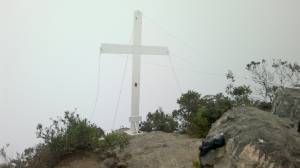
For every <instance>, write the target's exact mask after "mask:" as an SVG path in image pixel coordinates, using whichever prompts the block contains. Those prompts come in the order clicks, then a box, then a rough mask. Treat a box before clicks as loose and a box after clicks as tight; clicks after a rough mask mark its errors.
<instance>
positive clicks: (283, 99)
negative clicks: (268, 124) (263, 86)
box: [272, 87, 300, 125]
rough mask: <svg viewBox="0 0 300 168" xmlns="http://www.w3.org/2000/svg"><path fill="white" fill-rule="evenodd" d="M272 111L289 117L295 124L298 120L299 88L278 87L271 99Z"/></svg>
mask: <svg viewBox="0 0 300 168" xmlns="http://www.w3.org/2000/svg"><path fill="white" fill-rule="evenodd" d="M272 113H273V114H275V115H278V116H279V117H286V118H289V119H291V120H292V121H294V123H295V124H296V125H297V124H298V123H299V121H300V89H299V88H296V87H294V88H284V89H279V90H278V91H277V93H276V96H275V99H274V101H273V108H272Z"/></svg>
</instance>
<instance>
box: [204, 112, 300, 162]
mask: <svg viewBox="0 0 300 168" xmlns="http://www.w3.org/2000/svg"><path fill="white" fill-rule="evenodd" d="M291 124H292V121H290V120H289V119H287V118H280V117H278V116H276V115H273V114H271V113H268V112H265V111H261V110H259V109H256V108H251V107H240V108H235V109H233V110H230V111H228V112H227V113H225V114H224V115H223V116H222V117H221V118H220V119H219V120H217V121H216V122H215V123H214V124H213V126H212V128H211V130H210V132H209V134H208V136H207V138H208V139H209V138H211V137H214V136H216V135H218V134H221V133H224V136H225V142H226V145H225V146H224V147H221V148H218V149H216V150H212V151H210V152H208V153H207V154H206V155H205V156H202V157H201V159H200V160H201V164H202V165H204V168H209V167H213V168H299V167H300V134H299V133H297V131H296V130H295V129H293V128H292V127H291Z"/></svg>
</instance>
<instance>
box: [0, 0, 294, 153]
mask: <svg viewBox="0 0 300 168" xmlns="http://www.w3.org/2000/svg"><path fill="white" fill-rule="evenodd" d="M299 7H300V1H299V0H285V1H283V0H252V1H248V0H226V1H221V0H219V1H217V0H209V1H204V0H151V1H149V0H148V1H147V0H107V1H104V0H89V1H79V0H51V1H41V0H26V1H24V0H9V1H4V0H2V1H1V2H0V24H1V25H0V77H1V78H0V144H5V143H10V144H11V146H12V148H11V151H14V152H15V151H19V152H20V151H21V150H22V149H24V148H25V147H29V146H31V145H33V144H35V143H36V142H37V140H36V139H35V127H36V125H37V123H43V124H47V123H49V118H50V117H52V118H55V117H56V116H58V115H60V116H61V115H62V114H63V112H64V111H66V110H70V111H72V110H73V109H75V108H78V110H77V112H78V113H80V114H81V115H82V116H83V117H87V118H89V119H91V120H92V121H93V122H95V123H97V124H98V125H99V126H101V127H102V128H104V129H105V130H111V129H112V128H113V125H112V121H113V115H114V113H115V108H116V103H117V99H118V95H119V92H120V86H121V79H122V74H123V70H124V65H125V62H126V56H125V55H102V58H101V67H100V69H101V71H100V74H101V76H100V78H101V80H100V92H99V101H98V102H97V106H96V107H97V108H96V111H95V113H94V114H93V112H92V111H93V107H94V104H95V97H96V94H97V93H96V88H97V75H98V72H97V71H98V70H97V69H98V57H99V47H100V45H101V43H124V44H127V43H129V42H130V39H131V36H132V28H133V12H134V11H135V10H136V9H139V10H141V11H142V12H143V14H144V17H143V40H142V41H143V44H145V45H163V46H168V47H169V49H170V52H171V58H172V63H173V65H174V66H175V71H176V74H177V78H178V81H179V85H180V86H178V84H177V83H176V80H175V77H174V74H173V73H172V70H171V68H170V64H169V62H168V57H167V56H142V73H141V113H142V115H143V117H144V116H145V115H146V114H147V112H149V111H153V110H155V109H156V108H158V107H162V108H163V109H165V111H166V112H168V113H170V112H171V110H172V109H174V108H176V99H177V98H178V96H179V95H180V91H181V90H182V91H187V90H188V89H194V90H197V91H199V92H200V93H201V94H215V93H217V92H222V91H224V88H225V86H226V84H227V83H226V80H225V77H224V74H225V72H226V71H227V70H228V69H231V70H233V72H236V73H237V74H238V75H239V76H241V78H243V77H249V74H247V73H246V71H245V65H246V64H247V63H248V62H250V61H252V60H261V59H263V58H264V59H267V60H271V59H274V58H282V59H285V60H289V61H298V62H299V61H300V50H299V44H300V32H299V31H300V19H299V17H300V10H299ZM130 79H131V57H130V56H129V62H128V68H127V70H126V76H125V81H124V86H123V88H124V89H123V91H122V94H121V99H120V106H119V111H118V115H117V119H116V125H115V127H114V128H118V127H120V126H121V125H125V126H128V125H129V123H128V116H129V114H130V94H131V90H130V86H131V83H130V82H131V80H130ZM180 88H181V89H180Z"/></svg>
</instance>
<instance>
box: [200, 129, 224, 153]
mask: <svg viewBox="0 0 300 168" xmlns="http://www.w3.org/2000/svg"><path fill="white" fill-rule="evenodd" d="M224 145H225V137H224V135H223V134H219V135H218V136H216V137H214V138H212V139H208V140H205V141H203V142H202V145H201V146H200V147H199V150H200V157H201V156H204V155H206V154H207V153H208V152H209V151H211V150H214V149H217V148H220V147H222V146H224Z"/></svg>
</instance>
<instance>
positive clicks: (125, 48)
mask: <svg viewBox="0 0 300 168" xmlns="http://www.w3.org/2000/svg"><path fill="white" fill-rule="evenodd" d="M141 43H142V12H140V11H135V13H134V27H133V44H132V45H123V44H102V45H101V49H100V50H101V53H103V54H132V56H133V60H132V93H131V116H130V117H129V121H130V130H129V133H130V134H137V133H138V130H139V122H140V121H141V120H142V117H141V116H140V115H139V111H140V72H141V71H140V69H141V55H169V50H168V48H167V47H161V46H142V45H141Z"/></svg>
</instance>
